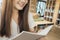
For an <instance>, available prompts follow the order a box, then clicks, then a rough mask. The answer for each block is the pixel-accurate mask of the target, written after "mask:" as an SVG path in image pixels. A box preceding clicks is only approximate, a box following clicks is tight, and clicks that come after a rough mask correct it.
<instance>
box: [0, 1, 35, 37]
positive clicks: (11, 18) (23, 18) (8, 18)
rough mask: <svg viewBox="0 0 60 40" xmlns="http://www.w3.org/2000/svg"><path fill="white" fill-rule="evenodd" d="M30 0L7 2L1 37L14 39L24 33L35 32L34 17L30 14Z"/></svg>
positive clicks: (2, 18) (3, 15)
mask: <svg viewBox="0 0 60 40" xmlns="http://www.w3.org/2000/svg"><path fill="white" fill-rule="evenodd" d="M29 2H30V0H5V5H4V9H3V12H2V16H1V25H0V26H1V30H0V36H1V37H3V36H5V37H9V38H11V37H14V36H16V35H17V34H19V33H20V32H22V31H34V28H33V27H34V26H36V24H35V23H34V21H33V15H32V14H31V13H28V10H29Z"/></svg>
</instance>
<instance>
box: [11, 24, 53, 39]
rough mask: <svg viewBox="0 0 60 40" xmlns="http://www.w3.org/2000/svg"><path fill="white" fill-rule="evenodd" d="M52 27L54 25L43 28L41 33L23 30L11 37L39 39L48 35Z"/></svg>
mask: <svg viewBox="0 0 60 40" xmlns="http://www.w3.org/2000/svg"><path fill="white" fill-rule="evenodd" d="M52 27H53V25H51V26H48V27H47V28H45V29H44V30H42V31H41V32H39V33H32V32H26V31H23V32H21V33H20V34H18V35H17V36H15V37H13V38H11V39H12V40H37V39H38V38H40V37H44V36H46V35H47V34H48V32H49V31H50V30H51V28H52Z"/></svg>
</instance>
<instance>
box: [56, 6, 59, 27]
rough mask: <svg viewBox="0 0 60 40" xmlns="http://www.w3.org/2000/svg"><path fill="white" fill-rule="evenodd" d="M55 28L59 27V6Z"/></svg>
mask: <svg viewBox="0 0 60 40" xmlns="http://www.w3.org/2000/svg"><path fill="white" fill-rule="evenodd" d="M56 26H58V27H60V5H59V10H58V15H57V20H56Z"/></svg>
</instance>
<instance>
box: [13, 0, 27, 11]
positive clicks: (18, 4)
mask: <svg viewBox="0 0 60 40" xmlns="http://www.w3.org/2000/svg"><path fill="white" fill-rule="evenodd" d="M27 3H28V0H14V1H13V7H14V8H15V9H17V10H22V9H23V8H24V6H25V5H26V4H27Z"/></svg>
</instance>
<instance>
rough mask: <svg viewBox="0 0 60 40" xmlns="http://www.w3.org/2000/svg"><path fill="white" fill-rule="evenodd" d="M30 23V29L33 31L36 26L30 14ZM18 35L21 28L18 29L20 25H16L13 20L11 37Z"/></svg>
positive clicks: (2, 39)
mask: <svg viewBox="0 0 60 40" xmlns="http://www.w3.org/2000/svg"><path fill="white" fill-rule="evenodd" d="M28 23H29V28H31V29H32V28H33V27H34V26H36V24H35V22H34V19H33V15H32V13H29V14H28ZM17 34H19V28H18V25H17V24H16V22H15V21H14V20H13V19H12V22H11V37H14V36H16V35H17ZM0 39H1V40H5V39H6V40H7V38H5V37H2V38H0Z"/></svg>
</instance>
